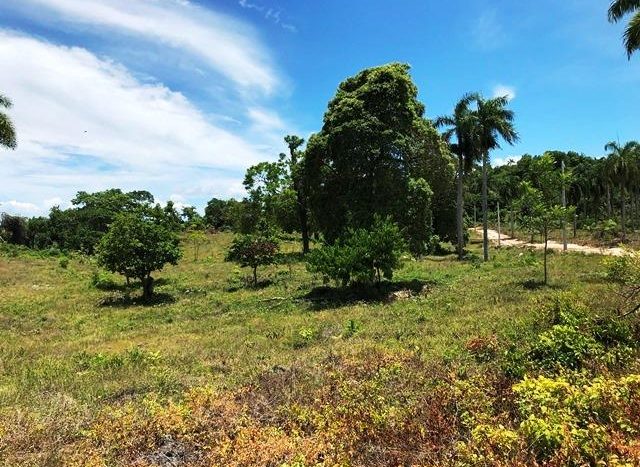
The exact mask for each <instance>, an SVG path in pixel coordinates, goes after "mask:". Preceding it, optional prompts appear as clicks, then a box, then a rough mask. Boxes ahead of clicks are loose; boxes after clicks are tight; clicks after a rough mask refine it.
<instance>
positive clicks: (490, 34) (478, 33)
mask: <svg viewBox="0 0 640 467" xmlns="http://www.w3.org/2000/svg"><path fill="white" fill-rule="evenodd" d="M471 38H472V40H473V44H474V45H475V46H476V47H477V48H479V49H481V50H484V51H490V50H495V49H498V48H500V47H501V46H502V45H503V44H504V43H505V42H506V39H507V34H506V32H505V31H504V28H503V27H502V22H501V21H500V19H499V18H498V11H497V10H496V9H495V8H493V9H489V10H486V11H484V12H482V13H481V14H480V15H479V16H477V17H476V18H475V19H474V23H473V25H472V27H471Z"/></svg>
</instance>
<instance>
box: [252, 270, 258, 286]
mask: <svg viewBox="0 0 640 467" xmlns="http://www.w3.org/2000/svg"><path fill="white" fill-rule="evenodd" d="M253 286H254V287H257V286H258V266H254V267H253Z"/></svg>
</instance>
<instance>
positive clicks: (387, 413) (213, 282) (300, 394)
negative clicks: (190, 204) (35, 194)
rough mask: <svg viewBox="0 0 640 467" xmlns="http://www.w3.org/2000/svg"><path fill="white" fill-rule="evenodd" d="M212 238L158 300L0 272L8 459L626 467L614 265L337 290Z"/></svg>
mask: <svg viewBox="0 0 640 467" xmlns="http://www.w3.org/2000/svg"><path fill="white" fill-rule="evenodd" d="M230 243H231V236H230V235H227V234H218V235H215V236H211V237H210V238H209V240H208V241H207V242H206V244H204V245H202V246H200V253H199V256H198V258H199V259H198V260H197V261H194V255H193V252H190V251H189V248H190V247H189V245H186V247H187V251H186V252H185V254H184V257H183V259H182V260H181V262H180V263H179V264H178V265H177V266H169V267H167V268H166V269H165V270H164V271H163V272H162V273H160V274H158V277H157V287H156V291H157V292H158V294H157V297H156V299H155V301H154V302H153V303H151V304H144V303H142V302H141V301H140V300H139V299H138V295H139V291H138V288H137V287H135V286H131V288H128V287H127V286H126V285H125V284H124V280H123V279H122V278H120V277H118V276H115V275H110V274H106V273H104V272H101V271H100V270H99V269H98V268H97V266H96V265H95V264H94V263H93V261H92V260H91V259H90V258H87V257H83V256H72V257H70V258H66V257H61V256H60V255H59V254H58V252H55V251H52V252H50V253H49V254H47V253H34V252H29V251H26V250H16V249H14V248H5V249H4V250H3V252H2V255H1V256H0V463H2V465H7V466H16V465H95V466H100V465H138V466H150V465H160V466H175V465H197V466H200V465H203V466H204V465H207V466H208V465H211V466H217V465H225V466H226V465H237V466H244V465H261V466H263V465H270V466H311V465H324V466H329V465H344V466H348V465H363V466H364V465H367V466H370V465H374V466H375V465H381V466H382V465H533V464H535V463H538V464H541V465H542V464H547V465H582V464H596V463H598V462H600V463H601V464H603V465H605V464H606V465H616V463H618V464H619V465H635V464H637V463H638V462H640V448H639V446H640V445H639V444H638V443H639V442H640V436H639V435H638V433H639V431H638V430H640V392H639V389H640V377H639V376H637V374H638V373H640V372H639V371H638V368H637V364H638V358H637V347H636V346H637V342H639V341H640V340H639V339H638V337H640V336H639V334H640V332H639V331H638V326H637V323H636V321H635V317H634V316H629V317H626V318H625V319H616V318H615V311H616V308H617V306H618V298H617V295H616V290H617V287H618V286H617V285H616V284H613V283H610V281H609V280H608V279H607V278H606V274H605V267H604V265H603V262H602V258H600V257H597V256H583V255H578V254H569V255H560V254H555V255H553V258H552V260H551V261H550V276H551V277H552V278H553V281H552V285H551V286H550V287H542V286H540V283H539V282H538V281H537V280H536V279H540V278H539V277H538V276H539V275H540V274H541V272H540V271H541V268H540V262H541V260H542V259H541V255H540V254H539V253H535V252H528V251H522V250H516V249H513V250H509V249H503V250H498V251H497V252H496V253H495V254H494V255H493V259H492V261H491V262H489V263H482V262H480V261H477V260H474V259H473V258H474V255H477V254H478V253H479V252H480V250H479V248H478V247H479V245H478V244H475V243H474V244H472V245H471V248H472V258H471V259H470V260H468V261H465V262H458V261H456V260H455V258H454V256H453V255H451V256H438V257H428V258H425V259H421V260H418V261H407V262H406V264H405V266H404V268H403V269H401V270H400V271H399V272H398V273H397V275H396V276H395V277H394V280H393V282H391V283H389V282H384V283H383V284H382V285H381V286H380V288H373V289H369V290H356V289H340V290H338V289H333V288H331V287H328V286H325V285H323V284H322V281H321V280H320V278H317V277H314V276H312V275H311V274H309V273H308V272H307V271H306V269H305V266H304V263H302V262H301V258H300V256H299V255H298V254H296V253H295V251H297V249H298V245H297V244H295V243H288V244H285V245H284V247H283V251H284V257H283V261H282V262H281V264H279V265H275V266H269V267H266V268H265V269H264V271H263V272H262V273H261V275H260V278H261V281H262V282H260V283H259V285H258V287H255V288H254V287H248V286H247V278H246V276H247V275H248V271H247V270H241V269H239V268H237V266H235V265H233V264H232V263H228V262H225V261H224V257H225V254H226V251H227V249H228V247H229V245H230Z"/></svg>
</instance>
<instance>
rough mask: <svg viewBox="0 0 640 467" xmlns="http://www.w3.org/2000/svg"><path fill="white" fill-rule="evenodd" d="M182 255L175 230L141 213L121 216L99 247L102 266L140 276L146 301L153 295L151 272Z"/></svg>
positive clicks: (175, 260)
mask: <svg viewBox="0 0 640 467" xmlns="http://www.w3.org/2000/svg"><path fill="white" fill-rule="evenodd" d="M181 255H182V254H181V251H180V241H179V238H178V236H177V234H176V233H175V231H173V230H171V229H169V228H167V227H166V226H165V225H163V224H160V223H157V222H155V221H154V220H153V219H152V218H150V217H148V216H146V215H145V214H144V213H142V212H135V213H125V214H120V215H118V216H117V217H116V219H115V221H114V222H113V223H112V224H111V226H110V227H109V230H108V231H107V233H106V234H105V235H104V236H103V237H102V238H101V239H100V243H99V244H98V247H97V257H98V263H99V264H100V265H102V266H103V267H105V268H106V269H108V270H109V271H111V272H117V273H119V274H122V275H123V276H125V277H135V278H137V279H140V281H141V283H142V286H143V298H144V299H145V300H148V299H149V298H151V296H152V294H153V278H152V277H151V274H152V273H153V272H154V271H159V270H161V269H162V268H163V267H164V266H165V265H166V264H176V263H177V262H178V260H179V259H180V257H181Z"/></svg>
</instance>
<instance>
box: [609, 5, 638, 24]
mask: <svg viewBox="0 0 640 467" xmlns="http://www.w3.org/2000/svg"><path fill="white" fill-rule="evenodd" d="M639 8H640V1H639V0H614V1H613V2H611V5H610V6H609V11H608V16H609V21H610V22H612V23H616V22H618V21H620V20H621V19H622V18H623V17H624V16H625V15H626V14H628V13H632V12H634V11H635V10H637V9H639Z"/></svg>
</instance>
